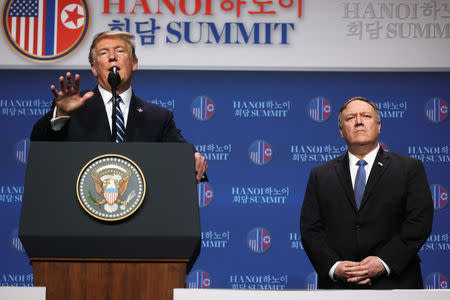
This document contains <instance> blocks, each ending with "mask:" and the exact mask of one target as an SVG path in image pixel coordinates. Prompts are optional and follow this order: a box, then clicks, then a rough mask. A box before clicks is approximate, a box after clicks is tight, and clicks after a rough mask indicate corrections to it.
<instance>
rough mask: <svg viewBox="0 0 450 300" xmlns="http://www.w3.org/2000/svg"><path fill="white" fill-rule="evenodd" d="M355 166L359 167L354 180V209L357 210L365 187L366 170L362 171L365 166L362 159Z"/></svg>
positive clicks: (365, 163)
mask: <svg viewBox="0 0 450 300" xmlns="http://www.w3.org/2000/svg"><path fill="white" fill-rule="evenodd" d="M356 164H357V165H358V166H359V167H358V171H357V172H356V179H355V201H356V207H358V209H359V207H360V206H361V200H362V197H363V195H364V188H365V187H366V170H365V169H364V166H365V165H367V162H366V161H365V160H364V159H360V160H358V162H357V163H356Z"/></svg>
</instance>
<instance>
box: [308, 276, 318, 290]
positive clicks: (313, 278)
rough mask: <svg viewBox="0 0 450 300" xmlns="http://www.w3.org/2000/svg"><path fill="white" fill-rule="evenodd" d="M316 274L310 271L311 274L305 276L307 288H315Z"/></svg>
mask: <svg viewBox="0 0 450 300" xmlns="http://www.w3.org/2000/svg"><path fill="white" fill-rule="evenodd" d="M318 279H319V278H318V276H317V273H316V272H312V273H311V274H309V275H308V277H306V284H305V285H306V289H307V290H317V282H318Z"/></svg>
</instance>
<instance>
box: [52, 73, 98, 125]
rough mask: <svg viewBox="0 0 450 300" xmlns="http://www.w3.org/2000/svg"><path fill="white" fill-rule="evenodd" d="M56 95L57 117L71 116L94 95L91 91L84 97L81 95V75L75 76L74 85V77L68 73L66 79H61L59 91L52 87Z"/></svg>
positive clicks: (61, 77)
mask: <svg viewBox="0 0 450 300" xmlns="http://www.w3.org/2000/svg"><path fill="white" fill-rule="evenodd" d="M50 89H51V90H52V92H53V94H54V95H55V106H56V117H61V116H70V115H71V114H72V112H74V111H76V110H77V109H79V108H80V107H81V106H83V104H84V102H86V100H88V99H89V98H91V97H92V96H93V95H94V93H93V92H91V91H89V92H87V93H86V94H84V95H83V96H81V95H80V75H79V74H76V75H75V81H74V83H73V85H72V75H71V74H70V72H67V73H66V80H65V81H64V77H63V76H60V77H59V89H60V90H59V91H58V90H57V89H56V87H55V86H54V85H52V86H51V87H50Z"/></svg>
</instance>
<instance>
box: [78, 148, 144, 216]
mask: <svg viewBox="0 0 450 300" xmlns="http://www.w3.org/2000/svg"><path fill="white" fill-rule="evenodd" d="M145 191H146V185H145V178H144V175H143V174H142V171H141V170H140V169H139V167H138V166H137V165H136V164H135V163H134V162H133V161H132V160H130V159H129V158H127V157H124V156H120V155H116V154H106V155H102V156H99V157H96V158H94V159H93V160H91V161H90V162H88V163H87V164H86V165H85V166H84V167H83V169H82V170H81V172H80V175H78V180H77V197H78V201H80V204H81V206H82V207H83V208H84V210H85V211H86V212H87V213H89V214H90V215H91V216H93V217H95V218H97V219H100V220H104V221H117V220H121V219H125V218H127V217H129V216H130V215H132V214H133V213H134V212H135V211H136V210H137V209H138V208H139V207H140V206H141V204H142V202H143V200H144V196H145Z"/></svg>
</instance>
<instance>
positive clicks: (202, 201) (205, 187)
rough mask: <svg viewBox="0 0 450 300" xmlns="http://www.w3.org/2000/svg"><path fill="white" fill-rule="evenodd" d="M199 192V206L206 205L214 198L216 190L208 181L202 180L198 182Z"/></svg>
mask: <svg viewBox="0 0 450 300" xmlns="http://www.w3.org/2000/svg"><path fill="white" fill-rule="evenodd" d="M197 192H198V206H199V207H205V206H208V204H209V203H210V202H211V201H212V200H213V198H214V191H213V189H212V187H211V186H210V185H209V184H208V183H206V182H201V183H199V184H197Z"/></svg>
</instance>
